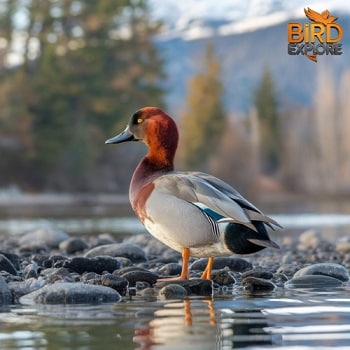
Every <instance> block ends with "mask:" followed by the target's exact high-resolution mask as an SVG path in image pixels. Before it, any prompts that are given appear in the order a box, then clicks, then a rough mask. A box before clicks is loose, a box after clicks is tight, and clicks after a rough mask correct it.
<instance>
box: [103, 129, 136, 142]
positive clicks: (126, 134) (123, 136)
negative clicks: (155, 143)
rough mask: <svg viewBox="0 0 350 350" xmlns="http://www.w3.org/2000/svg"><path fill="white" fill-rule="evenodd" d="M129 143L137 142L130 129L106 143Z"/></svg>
mask: <svg viewBox="0 0 350 350" xmlns="http://www.w3.org/2000/svg"><path fill="white" fill-rule="evenodd" d="M127 141H136V139H135V137H134V135H133V134H132V133H131V132H130V131H129V128H128V127H127V128H126V129H125V130H124V131H123V132H121V133H120V134H119V135H117V136H114V137H112V138H110V139H108V140H106V141H105V143H107V144H109V143H122V142H127Z"/></svg>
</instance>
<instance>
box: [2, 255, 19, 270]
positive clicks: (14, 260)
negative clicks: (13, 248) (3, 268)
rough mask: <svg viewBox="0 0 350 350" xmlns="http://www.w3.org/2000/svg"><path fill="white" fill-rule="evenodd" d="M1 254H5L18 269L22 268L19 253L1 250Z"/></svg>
mask: <svg viewBox="0 0 350 350" xmlns="http://www.w3.org/2000/svg"><path fill="white" fill-rule="evenodd" d="M0 254H2V255H4V256H5V257H6V258H7V259H9V260H10V261H11V263H12V265H13V266H14V268H15V269H16V270H19V269H20V268H21V266H20V259H19V256H18V255H17V254H12V253H7V252H4V251H0Z"/></svg>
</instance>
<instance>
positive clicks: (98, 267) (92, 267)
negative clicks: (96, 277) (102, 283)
mask: <svg viewBox="0 0 350 350" xmlns="http://www.w3.org/2000/svg"><path fill="white" fill-rule="evenodd" d="M63 266H64V267H66V268H68V269H70V270H72V271H75V272H77V273H80V274H82V273H84V272H96V273H98V274H101V273H102V272H104V271H107V272H113V271H115V270H118V269H120V268H121V267H122V264H121V263H120V261H119V260H118V259H116V258H113V257H111V256H96V257H94V258H86V257H82V256H77V257H75V258H72V259H70V260H68V261H65V262H64V264H63Z"/></svg>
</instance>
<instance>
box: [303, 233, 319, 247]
mask: <svg viewBox="0 0 350 350" xmlns="http://www.w3.org/2000/svg"><path fill="white" fill-rule="evenodd" d="M320 240H321V236H320V234H319V233H318V232H316V231H315V230H307V231H305V232H303V233H302V234H301V235H300V236H299V242H300V243H301V246H302V247H303V248H304V249H305V248H316V247H317V246H318V244H319V242H320Z"/></svg>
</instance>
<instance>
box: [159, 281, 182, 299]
mask: <svg viewBox="0 0 350 350" xmlns="http://www.w3.org/2000/svg"><path fill="white" fill-rule="evenodd" d="M159 295H160V296H161V297H163V298H164V299H178V298H185V297H186V296H187V295H188V293H187V290H186V288H184V287H183V286H181V285H180V284H176V283H170V284H167V285H166V286H164V287H163V288H162V289H161V290H160V291H159Z"/></svg>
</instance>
